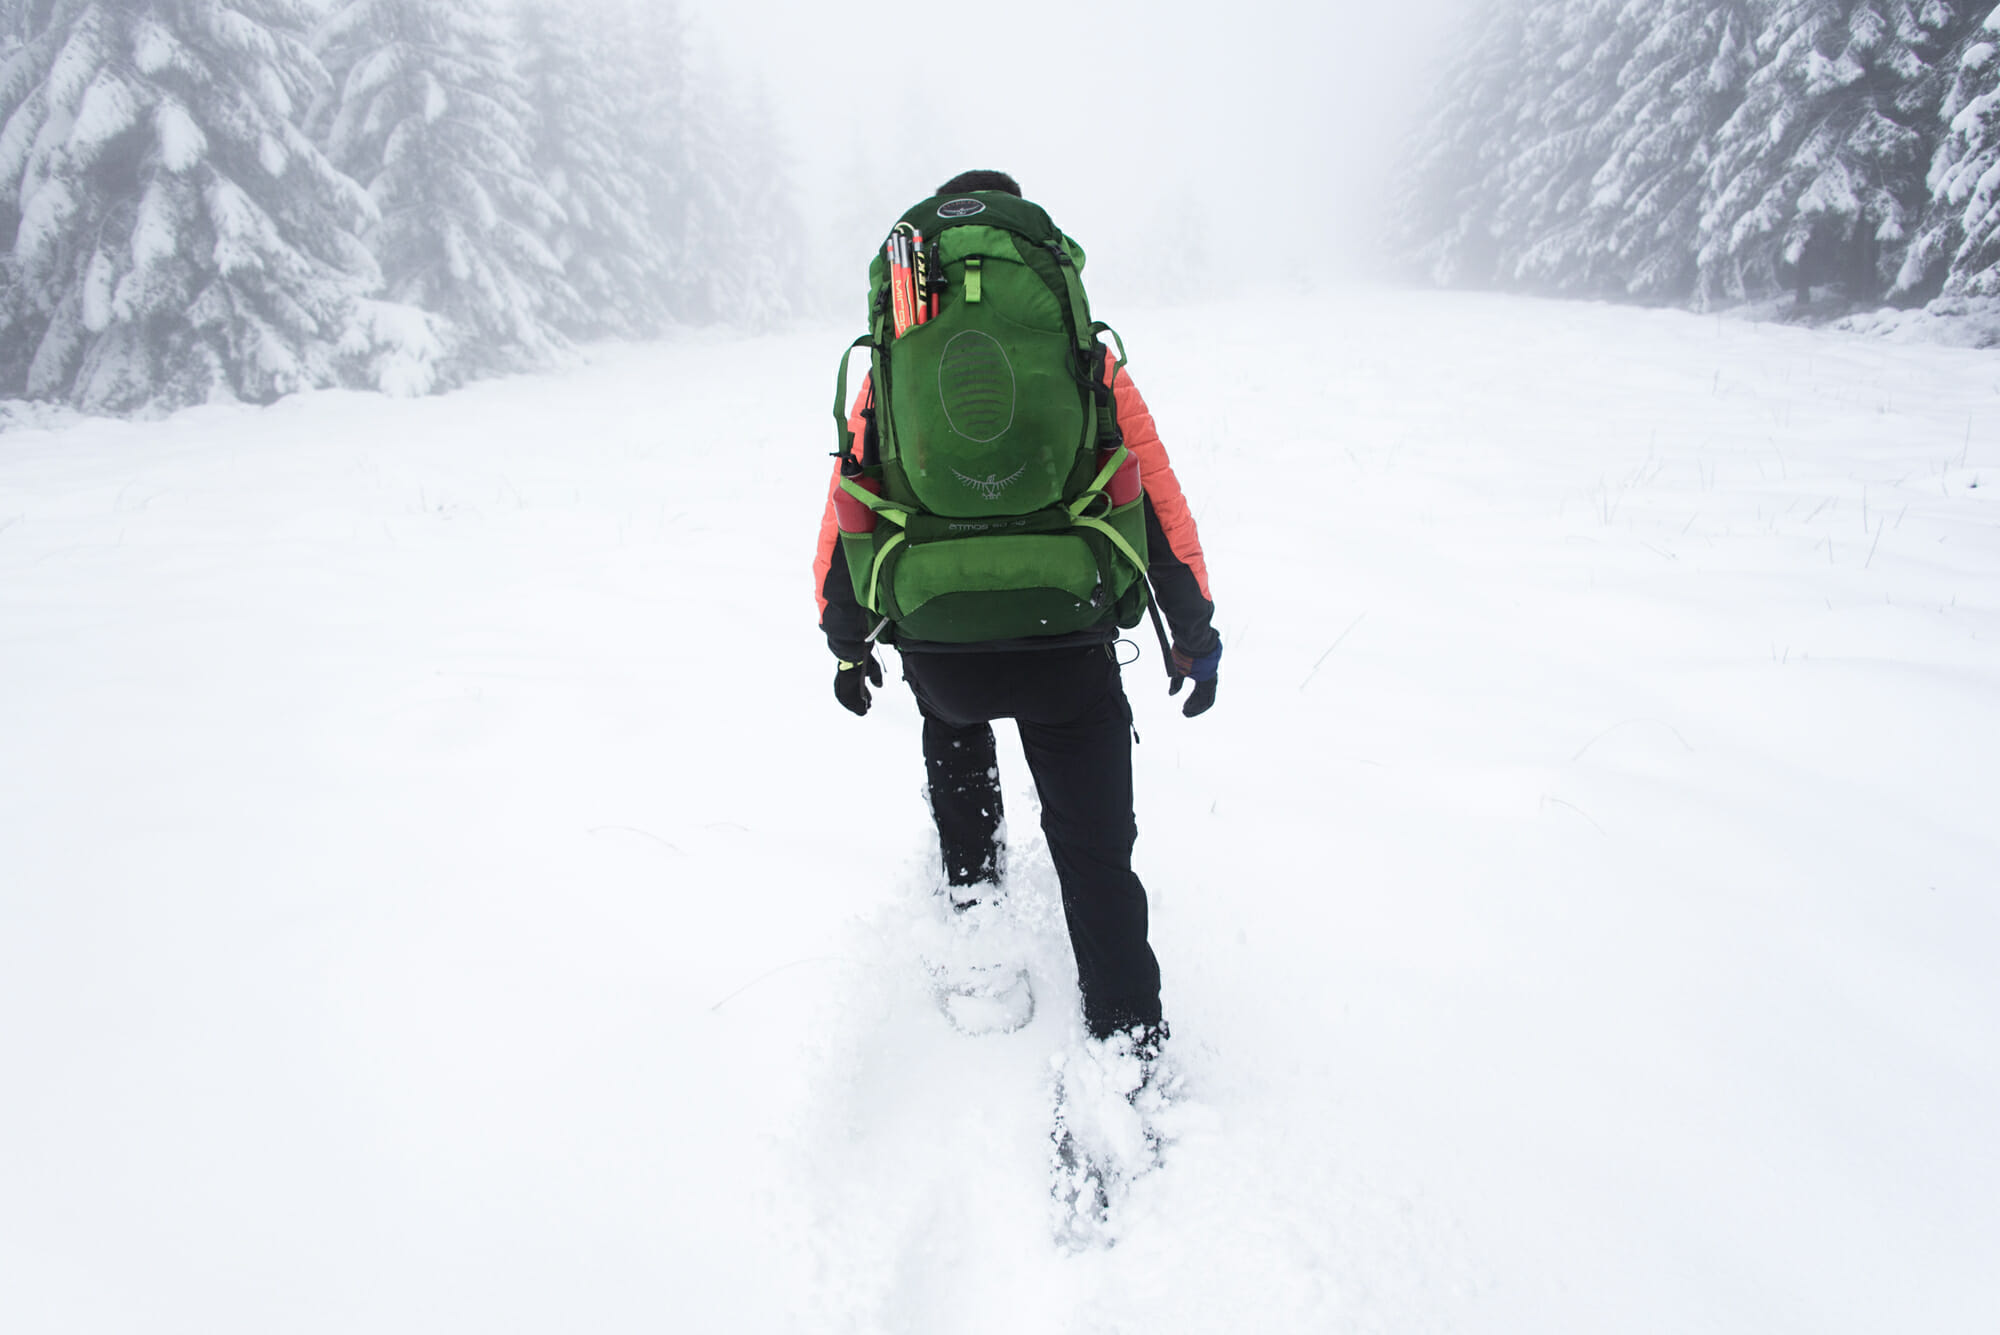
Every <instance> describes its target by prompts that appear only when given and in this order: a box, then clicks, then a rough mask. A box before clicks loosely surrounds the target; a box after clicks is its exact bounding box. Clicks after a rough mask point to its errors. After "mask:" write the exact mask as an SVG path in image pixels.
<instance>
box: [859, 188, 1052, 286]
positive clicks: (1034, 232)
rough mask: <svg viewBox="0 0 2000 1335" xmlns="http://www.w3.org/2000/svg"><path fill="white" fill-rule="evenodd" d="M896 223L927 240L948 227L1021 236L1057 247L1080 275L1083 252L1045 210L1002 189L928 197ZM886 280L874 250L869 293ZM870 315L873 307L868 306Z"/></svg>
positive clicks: (883, 261)
mask: <svg viewBox="0 0 2000 1335" xmlns="http://www.w3.org/2000/svg"><path fill="white" fill-rule="evenodd" d="M897 222H898V223H899V224H900V223H908V224H909V225H910V226H911V227H912V228H914V229H915V230H916V231H918V232H919V233H921V234H922V235H923V237H924V239H925V240H930V239H932V238H934V237H936V236H937V234H938V233H939V232H941V231H943V230H945V229H946V228H948V227H955V226H959V225H961V224H966V223H975V224H978V225H981V226H985V227H999V228H1002V229H1004V230H1006V231H1009V232H1012V233H1014V234H1015V235H1017V236H1019V237H1021V238H1022V239H1023V240H1025V241H1027V242H1028V243H1029V244H1030V245H1033V246H1047V245H1051V244H1054V245H1060V246H1061V247H1062V248H1063V249H1064V250H1065V251H1067V252H1068V253H1069V257H1070V260H1071V262H1072V263H1074V264H1075V265H1076V271H1077V272H1078V273H1082V272H1083V265H1084V258H1085V257H1084V251H1083V247H1082V246H1080V245H1078V244H1077V243H1076V241H1075V240H1074V239H1072V238H1071V237H1069V236H1066V235H1064V233H1063V230H1062V229H1061V228H1060V227H1057V226H1056V225H1055V222H1054V220H1053V219H1051V218H1050V217H1049V215H1048V211H1047V210H1046V209H1044V208H1043V207H1042V206H1041V205H1039V204H1037V203H1035V202H1034V201H1033V200H1027V199H1022V198H1021V197H1020V196H1019V195H1010V194H1008V193H1007V192H1006V191H1005V190H965V191H961V192H959V193H957V194H950V195H932V196H931V197H930V198H929V199H926V200H924V201H922V202H921V203H918V204H915V205H913V206H912V207H911V208H910V209H909V210H908V211H906V212H905V213H904V214H903V216H902V217H901V218H899V219H897ZM888 281H889V259H888V256H886V255H884V254H883V253H882V247H880V246H877V247H875V258H874V259H873V260H872V261H871V262H870V263H869V266H868V287H869V290H870V292H871V294H872V293H873V291H874V290H875V289H876V288H879V287H881V286H882V285H883V284H885V283H887V282H888ZM870 310H871V312H872V310H873V306H872V305H871V306H870Z"/></svg>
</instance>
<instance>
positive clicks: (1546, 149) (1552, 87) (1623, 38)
mask: <svg viewBox="0 0 2000 1335" xmlns="http://www.w3.org/2000/svg"><path fill="white" fill-rule="evenodd" d="M1623 9H1624V0H1559V3H1553V4H1548V5H1545V6H1543V7H1541V8H1540V9H1538V10H1537V11H1536V12H1535V13H1533V14H1532V15H1531V16H1530V18H1529V21H1528V25H1527V30H1526V34H1525V40H1524V43H1523V49H1522V58H1523V71H1522V77H1521V79H1520V80H1519V82H1518V84H1517V87H1518V89H1519V94H1518V100H1517V103H1516V111H1515V115H1514V118H1513V125H1512V137H1513V142H1514V143H1515V144H1516V145H1517V148H1516V150H1515V151H1514V152H1513V153H1512V154H1510V157H1509V162H1508V165H1507V171H1506V175H1505V185H1504V187H1503V189H1502V192H1501V200H1500V207H1499V210H1498V212H1497V215H1496V218H1495V222H1494V228H1495V231H1496V232H1497V233H1498V235H1499V236H1500V239H1501V245H1502V248H1503V252H1502V265H1503V271H1504V272H1506V273H1508V274H1509V276H1511V277H1513V278H1514V279H1517V280H1520V281H1523V282H1525V283H1527V284H1529V285H1531V286H1536V287H1542V288H1547V289H1552V290H1556V291H1599V292H1602V291H1607V290H1616V289H1617V288H1621V287H1622V286H1623V282H1622V280H1620V279H1619V278H1618V276H1617V275H1616V274H1615V273H1613V272H1612V271H1611V270H1610V268H1609V266H1608V264H1607V260H1608V258H1609V257H1608V253H1607V251H1606V249H1605V247H1604V246H1603V245H1602V244H1601V242H1600V241H1599V239H1598V238H1597V237H1596V236H1594V235H1593V233H1592V231H1591V227H1590V216H1589V213H1590V204H1591V200H1592V198H1593V196H1594V194H1595V191H1594V189H1593V186H1592V181H1593V180H1594V178H1595V177H1596V175H1597V173H1598V171H1599V169H1600V168H1601V167H1602V166H1603V165H1604V163H1605V160H1606V158H1607V157H1608V156H1609V153H1610V149H1611V143H1612V139H1613V136H1614V135H1615V133H1616V130H1617V126H1616V124H1615V123H1614V122H1613V121H1612V120H1611V117H1610V112H1611V109H1612V108H1613V107H1614V106H1616V105H1617V102H1618V97H1619V86H1618V76H1619V72H1620V71H1621V70H1623V69H1624V67H1625V64H1626V60H1627V58H1628V57H1629V55H1630V53H1631V51H1632V49H1633V48H1634V47H1635V46H1636V45H1637V44H1638V34H1637V32H1636V31H1635V30H1634V29H1633V28H1632V27H1631V26H1629V25H1627V24H1625V23H1622V22H1621V21H1620V15H1621V11H1622V10H1623Z"/></svg>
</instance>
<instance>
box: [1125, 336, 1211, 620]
mask: <svg viewBox="0 0 2000 1335" xmlns="http://www.w3.org/2000/svg"><path fill="white" fill-rule="evenodd" d="M1111 383H1112V393H1113V395H1114V396H1115V400H1116V403H1117V407H1118V429H1119V431H1120V432H1122V433H1123V434H1124V437H1125V448H1126V449H1128V450H1130V451H1132V453H1133V455H1134V456H1135V457H1137V459H1138V460H1139V481H1140V483H1141V484H1142V485H1143V486H1144V487H1145V488H1146V546H1147V551H1146V561H1147V570H1146V576H1147V578H1148V579H1149V580H1151V581H1152V585H1153V593H1154V595H1155V596H1156V598H1157V600H1158V602H1159V607H1160V612H1161V614H1162V615H1164V616H1165V617H1166V619H1167V624H1168V626H1170V627H1171V628H1172V630H1173V635H1174V644H1175V646H1176V647H1178V648H1181V649H1184V650H1186V651H1187V652H1188V653H1190V654H1192V655H1194V656H1196V657H1200V656H1201V655H1203V654H1205V653H1207V652H1209V650H1211V649H1213V648H1214V647H1215V645H1216V640H1217V637H1216V634H1215V627H1214V624H1213V623H1214V618H1215V603H1214V601H1213V600H1212V599H1211V597H1210V595H1209V591H1208V558H1207V557H1206V556H1204V555H1203V554H1202V550H1201V534H1200V533H1198V532H1197V531H1196V529H1195V523H1194V512H1193V511H1192V510H1190V509H1189V508H1188V503H1187V496H1186V495H1185V494H1184V493H1183V492H1182V491H1181V483H1180V479H1179V478H1178V477H1176V476H1174V465H1173V461H1172V460H1170V459H1168V458H1167V446H1166V443H1165V442H1164V441H1162V440H1161V439H1160V431H1159V428H1158V427H1157V426H1156V425H1155V424H1154V422H1153V414H1152V410H1151V409H1149V408H1147V407H1146V400H1145V399H1143V398H1142V397H1140V395H1139V387H1138V386H1137V385H1136V384H1134V383H1133V382H1132V377H1131V376H1130V375H1129V374H1127V373H1126V371H1125V368H1124V367H1122V366H1121V367H1119V368H1118V371H1117V374H1116V376H1115V377H1114V378H1113V380H1112V382H1111Z"/></svg>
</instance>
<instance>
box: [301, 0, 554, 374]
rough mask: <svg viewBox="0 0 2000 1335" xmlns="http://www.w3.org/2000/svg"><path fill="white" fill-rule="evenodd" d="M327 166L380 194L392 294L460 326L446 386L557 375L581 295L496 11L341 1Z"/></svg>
mask: <svg viewBox="0 0 2000 1335" xmlns="http://www.w3.org/2000/svg"><path fill="white" fill-rule="evenodd" d="M316 41H317V43H318V46H319V48H320V51H321V56H322V58H323V59H324V60H325V61H326V63H327V67H328V68H329V69H330V70H331V71H332V72H333V75H334V78H335V81H336V84H337V91H336V93H335V96H334V97H333V98H332V99H330V100H329V102H328V103H327V104H326V105H325V106H324V107H323V108H322V109H321V111H320V112H319V114H318V115H317V116H316V117H315V120H316V122H318V123H320V124H322V125H323V129H324V134H325V140H326V145H327V151H328V154H329V156H331V157H332V159H333V160H334V162H335V163H337V164H338V165H339V166H340V167H341V168H342V169H344V170H345V171H347V172H348V173H350V174H351V175H353V176H354V177H355V178H356V179H357V180H359V181H361V182H362V183H363V184H364V185H366V187H367V188H368V191H369V193H370V194H371V195H372V196H373V197H374V200H375V203H376V206H377V207H378V209H379V210H380V213H381V220H380V222H379V223H377V224H376V226H375V227H374V228H372V229H371V231H370V232H369V235H368V240H369V244H370V245H371V247H372V248H373V249H374V252H375V256H376V259H377V261H378V262H379V263H380V265H381V268H382V273H383V278H384V282H385V292H386V295H387V296H388V297H389V299H390V300H391V301H393V302H396V303H402V304H406V305H410V306H415V307H417V308H419V309H421V310H423V311H427V312H430V313H431V314H432V315H434V316H438V317H441V318H442V319H443V320H444V321H445V322H446V325H445V331H444V332H445V339H446V347H445V351H444V362H443V365H442V366H441V367H440V368H439V372H440V378H441V379H442V380H443V381H444V382H446V383H449V382H452V381H456V380H460V379H463V378H464V377H466V376H468V375H472V374H477V373H480V372H485V371H499V370H513V369H519V368H522V367H527V366H535V365H542V364H545V363H547V362H548V361H549V360H550V359H551V358H553V357H554V356H555V355H556V354H557V353H558V352H559V351H560V349H561V348H562V347H563V346H564V344H565V340H564V338H563V336H562V335H561V334H560V333H559V332H558V331H557V329H556V328H555V327H554V325H553V323H552V321H553V318H554V316H555V314H556V312H558V311H560V310H564V309H568V308H570V307H571V305H572V303H574V302H575V300H576V298H575V294H574V293H573V292H572V291H571V290H570V288H569V285H568V283H567V282H566V281H565V279H564V278H563V272H562V263H561V261H560V260H558V259H557V257H556V255H555V252H554V251H553V250H552V249H551V248H550V245H549V242H548V238H549V236H550V235H551V234H552V233H553V232H554V230H555V228H556V227H557V226H558V225H559V224H560V223H561V222H562V221H563V211H562V208H561V206H560V205H558V204H557V203H556V201H555V199H554V198H553V197H551V196H550V194H549V192H548V190H547V189H545V188H544V187H543V185H542V184H541V182H540V181H538V180H537V179H536V176H535V169H534V165H533V163H532V162H531V160H530V156H531V148H530V141H529V136H528V130H527V122H528V120H529V116H530V112H529V108H528V105H527V101H526V99H525V98H524V97H523V94H522V85H521V79H520V74H519V73H518V65H517V60H516V50H515V47H514V44H513V41H512V34H511V32H510V31H509V29H508V27H507V25H506V24H505V23H503V21H502V19H501V17H500V15H499V14H498V13H496V12H495V10H494V8H493V6H492V4H491V3H489V0H339V2H338V3H336V4H335V5H334V6H333V11H332V13H331V14H330V16H329V17H328V18H327V20H326V21H325V23H324V24H323V25H322V26H321V27H320V29H319V33H318V36H317V38H316Z"/></svg>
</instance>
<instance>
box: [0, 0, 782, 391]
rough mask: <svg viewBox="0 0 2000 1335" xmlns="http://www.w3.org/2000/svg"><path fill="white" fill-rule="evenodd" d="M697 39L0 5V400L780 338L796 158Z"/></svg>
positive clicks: (393, 14)
mask: <svg viewBox="0 0 2000 1335" xmlns="http://www.w3.org/2000/svg"><path fill="white" fill-rule="evenodd" d="M688 45H689V39H688V33H687V29H686V25H685V24H684V23H683V21H682V19H681V16H680V15H679V13H678V11H677V9H676V8H675V6H674V5H673V4H671V3H656V2H651V0H0V395H7V396H25V397H29V398H35V399H44V400H52V401H58V402H67V403H70V404H73V405H75V406H77V407H80V408H83V409H86V410H91V411H104V412H121V411H130V410H134V409H139V408H171V407H174V406H178V405H182V404H187V403H194V402H201V401H205V400H209V399H212V398H216V397H223V398H238V399H244V400H251V401H257V402H265V401H269V400H272V399H275V398H277V397H280V396H282V395H284V394H287V393H291V392H294V391H297V390H300V389H304V388H311V387H321V386H330V385H338V384H346V385H357V386H363V387H370V388H381V389H386V390H391V391H395V392H403V393H422V392H428V391H430V390H433V389H438V388H443V387H447V386H450V385H453V384H457V383H461V382H462V381H464V380H465V379H467V378H468V377H471V376H474V375H478V374H483V373H489V372H495V371H505V370H512V369H519V368H523V367H530V366H539V365H546V364H548V363H549V362H550V361H552V360H553V359H554V358H556V357H557V356H558V355H559V354H560V352H561V351H562V350H563V349H564V348H565V347H566V346H567V345H568V344H569V343H570V342H571V341H572V340H577V339H585V338H592V337H598V336H603V335H643V334H650V333H656V332H658V331H660V330H662V329H664V328H666V327H668V326H670V325H674V324H683V323H697V322H708V321H716V320H728V321H731V322H735V323H739V324H747V325H752V326H756V325H761V324H767V323H769V322H770V321H772V320H775V319H779V318H782V317H784V316H785V315H786V314H787V313H788V312H789V309H790V299H791V293H792V292H793V291H794V290H795V289H794V287H793V286H792V283H791V279H792V275H791V274H789V273H788V272H787V270H786V266H787V265H788V264H791V263H794V262H795V261H793V260H789V259H787V258H785V256H786V254H787V253H789V252H795V251H796V250H797V247H796V246H794V245H790V244H788V238H787V236H786V229H787V228H789V227H793V226H795V225H796V224H795V217H796V214H795V211H794V209H793V208H792V206H791V204H790V203H789V188H788V186H787V184H786V176H785V158H784V154H783V151H782V149H781V148H780V147H779V146H778V145H777V143H776V142H775V140H776V134H775V130H774V129H773V126H772V122H771V119H770V117H769V116H768V114H765V113H763V112H761V111H760V110H759V109H757V108H756V107H755V106H744V105H740V104H739V103H738V101H737V99H736V98H735V97H734V96H733V95H732V94H731V92H730V90H728V89H727V88H725V87H723V86H721V81H720V79H719V78H714V77H710V78H708V79H703V78H701V77H699V76H697V75H696V74H695V73H694V72H693V71H694V64H693V62H691V61H690V59H689V57H688ZM745 218H753V219H755V225H754V229H753V230H754V232H755V235H754V236H753V237H749V238H746V237H745V236H743V235H741V234H740V231H739V229H738V220H740V219H745ZM760 246H761V247H763V248H764V249H766V250H768V251H770V252H772V255H764V256H760V255H757V254H754V253H751V252H752V251H754V249H756V248H757V247H760ZM774 256H775V257H774Z"/></svg>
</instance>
